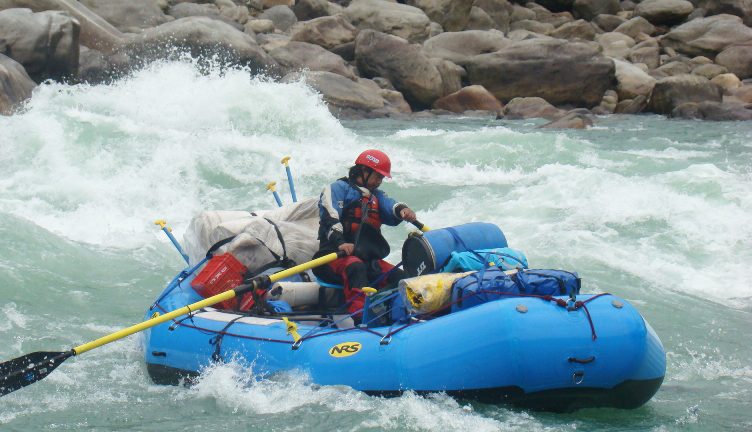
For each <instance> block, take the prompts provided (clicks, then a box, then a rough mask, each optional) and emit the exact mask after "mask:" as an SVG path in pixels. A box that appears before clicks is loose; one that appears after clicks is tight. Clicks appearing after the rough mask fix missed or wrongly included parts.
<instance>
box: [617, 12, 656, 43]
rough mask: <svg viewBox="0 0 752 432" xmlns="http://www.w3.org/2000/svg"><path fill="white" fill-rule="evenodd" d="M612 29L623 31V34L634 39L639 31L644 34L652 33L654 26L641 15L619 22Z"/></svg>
mask: <svg viewBox="0 0 752 432" xmlns="http://www.w3.org/2000/svg"><path fill="white" fill-rule="evenodd" d="M614 31H615V32H619V33H624V34H625V35H627V36H629V37H631V38H632V39H634V38H636V37H637V36H639V35H640V33H645V34H646V35H652V34H654V33H655V26H654V25H653V24H650V22H649V21H648V20H646V19H645V18H643V17H634V18H632V19H630V20H629V21H626V22H624V23H623V24H620V25H619V27H616V30H614Z"/></svg>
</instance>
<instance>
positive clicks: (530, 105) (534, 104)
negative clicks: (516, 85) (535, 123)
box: [504, 97, 564, 120]
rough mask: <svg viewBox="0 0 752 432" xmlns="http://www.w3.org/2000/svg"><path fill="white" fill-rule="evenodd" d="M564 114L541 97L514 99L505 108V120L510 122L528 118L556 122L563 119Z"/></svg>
mask: <svg viewBox="0 0 752 432" xmlns="http://www.w3.org/2000/svg"><path fill="white" fill-rule="evenodd" d="M563 114H564V112H563V111H562V110H560V109H558V108H556V107H555V106H553V105H551V104H550V103H548V102H546V100H545V99H542V98H539V97H519V98H514V99H512V100H510V101H509V103H508V104H507V105H506V106H505V107H504V118H507V119H510V120H518V119H527V118H544V119H547V120H556V119H558V118H561V116H562V115H563Z"/></svg>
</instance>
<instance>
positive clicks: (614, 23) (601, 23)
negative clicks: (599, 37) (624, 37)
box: [592, 14, 627, 32]
mask: <svg viewBox="0 0 752 432" xmlns="http://www.w3.org/2000/svg"><path fill="white" fill-rule="evenodd" d="M592 22H593V24H595V25H596V26H598V28H599V29H601V30H603V31H604V32H612V31H614V30H615V29H616V27H619V26H620V25H622V24H624V23H625V22H627V20H625V19H624V18H622V17H620V16H618V15H609V14H600V15H598V16H596V17H595V18H593V21H592Z"/></svg>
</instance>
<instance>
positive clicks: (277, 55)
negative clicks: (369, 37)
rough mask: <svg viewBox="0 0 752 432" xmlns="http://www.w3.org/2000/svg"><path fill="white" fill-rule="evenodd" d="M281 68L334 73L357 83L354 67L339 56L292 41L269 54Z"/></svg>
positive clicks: (320, 48)
mask: <svg viewBox="0 0 752 432" xmlns="http://www.w3.org/2000/svg"><path fill="white" fill-rule="evenodd" d="M269 55H270V56H271V57H272V58H273V59H274V60H275V61H276V62H277V63H279V65H280V66H282V67H284V68H287V69H308V70H312V71H325V72H332V73H336V74H338V75H342V76H343V77H346V78H349V79H351V80H353V81H357V79H358V77H357V75H355V72H354V71H353V68H352V66H350V65H348V64H347V62H346V61H345V60H344V59H343V58H342V57H340V56H338V55H337V54H334V53H331V52H329V51H327V50H325V49H324V48H322V47H320V46H318V45H313V44H309V43H306V42H297V41H291V42H290V43H288V44H287V45H285V46H283V47H280V48H277V49H275V50H272V51H270V52H269Z"/></svg>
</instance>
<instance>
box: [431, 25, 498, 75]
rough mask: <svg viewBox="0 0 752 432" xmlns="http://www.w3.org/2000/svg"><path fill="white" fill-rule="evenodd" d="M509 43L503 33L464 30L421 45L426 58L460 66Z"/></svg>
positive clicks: (437, 36) (445, 34)
mask: <svg viewBox="0 0 752 432" xmlns="http://www.w3.org/2000/svg"><path fill="white" fill-rule="evenodd" d="M510 43H511V41H510V40H509V39H507V38H506V37H504V33H502V32H500V31H496V30H488V31H485V30H466V31H462V32H447V33H442V34H440V35H436V36H434V37H432V38H430V39H428V40H427V41H425V42H424V43H423V48H422V51H423V53H424V54H425V55H426V56H428V57H436V58H441V59H444V60H449V61H451V62H453V63H456V64H458V65H460V66H462V65H464V64H466V63H467V61H468V60H470V59H472V58H473V57H475V56H476V55H478V54H486V53H491V52H496V51H498V50H500V49H502V48H504V47H506V46H508V45H509V44H510Z"/></svg>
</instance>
